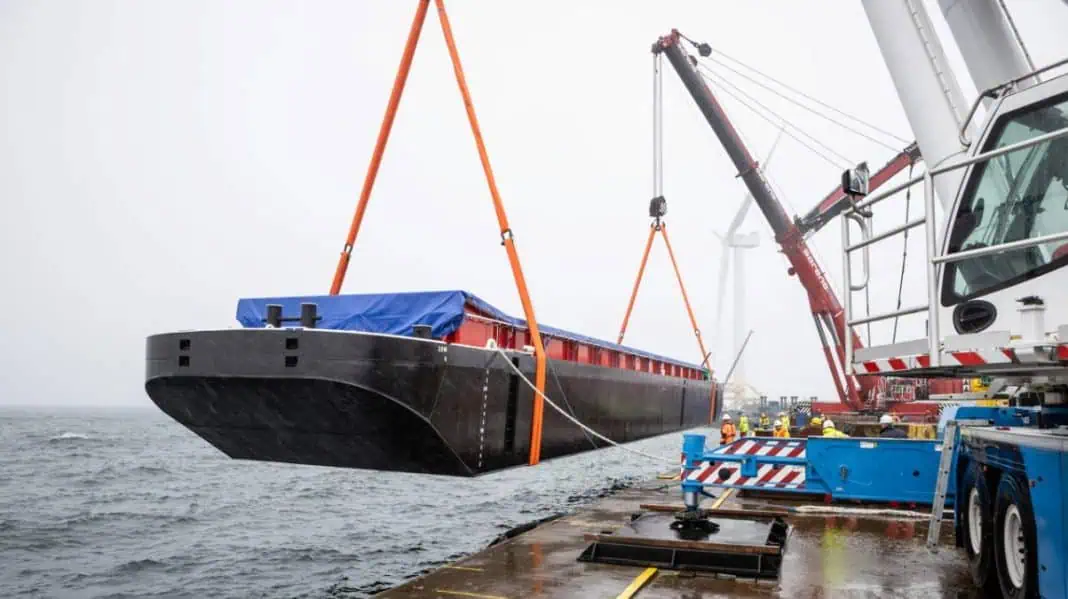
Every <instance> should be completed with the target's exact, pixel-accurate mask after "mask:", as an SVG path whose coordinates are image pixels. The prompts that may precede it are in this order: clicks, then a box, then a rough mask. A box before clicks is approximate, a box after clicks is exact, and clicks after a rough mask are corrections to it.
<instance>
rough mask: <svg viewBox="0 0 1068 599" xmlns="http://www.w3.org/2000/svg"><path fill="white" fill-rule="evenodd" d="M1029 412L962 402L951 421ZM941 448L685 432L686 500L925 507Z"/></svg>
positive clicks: (1021, 421)
mask: <svg viewBox="0 0 1068 599" xmlns="http://www.w3.org/2000/svg"><path fill="white" fill-rule="evenodd" d="M1030 414H1031V412H1030V411H1029V410H1026V409H1015V408H993V407H962V408H960V409H959V410H958V411H957V413H956V415H955V416H954V418H956V419H958V420H964V419H968V420H985V421H986V422H988V423H989V424H991V425H993V426H994V427H1005V426H1010V425H1014V426H1020V425H1027V424H1029V423H1030ZM942 446H943V440H942V439H936V440H919V439H882V438H869V437H854V438H830V437H809V438H797V439H777V438H769V437H743V438H741V439H738V440H736V441H733V442H731V443H729V444H727V445H723V446H717V447H714V448H712V449H706V447H705V436H704V435H699V434H685V435H683V446H682V453H683V464H682V492H683V502H684V504H685V505H686V507H687V508H688V509H690V510H696V509H698V508H699V504H700V500H701V497H702V495H703V494H705V493H706V492H705V487H707V486H710V487H719V488H733V489H740V490H748V491H770V492H777V493H789V494H795V495H808V496H816V497H819V498H821V499H825V500H830V501H857V502H873V503H891V504H904V505H930V504H931V502H932V499H933V497H934V491H935V484H936V482H937V479H938V466H939V460H940V459H941V456H942ZM955 466H956V456H954V462H953V467H954V468H955ZM955 479H956V477H955V476H953V477H950V479H949V486H948V489H947V493H946V498H947V501H946V503H947V505H952V503H953V498H954V496H955V490H956V489H955V487H956V484H955V483H956V480H955Z"/></svg>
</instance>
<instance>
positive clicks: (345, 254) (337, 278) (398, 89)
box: [330, 0, 430, 295]
mask: <svg viewBox="0 0 1068 599" xmlns="http://www.w3.org/2000/svg"><path fill="white" fill-rule="evenodd" d="M429 6H430V0H419V6H418V8H416V10H415V19H413V20H412V26H411V29H409V30H408V41H407V42H406V43H405V44H404V54H402V55H401V63H400V67H398V68H397V77H396V78H395V79H394V80H393V91H392V92H390V94H389V104H387V105H386V116H385V117H383V118H382V126H381V127H380V128H379V130H378V141H376V142H375V151H374V153H373V154H371V164H370V166H368V167H367V175H366V176H365V177H364V179H363V190H361V191H360V202H359V203H358V204H357V205H356V214H355V215H353V217H352V224H351V225H350V226H349V234H348V236H347V237H346V238H345V247H343V248H342V249H341V257H340V258H339V259H338V261H337V269H335V270H334V282H333V283H331V285H330V295H337V294H338V293H340V292H341V284H342V283H343V282H344V281H345V272H346V271H348V268H349V257H350V256H352V246H353V245H354V244H355V243H356V235H358V234H359V232H360V224H361V223H362V222H363V214H364V212H365V211H366V210H367V201H368V200H370V199H371V189H372V188H373V187H374V186H375V178H376V177H377V176H378V167H379V166H380V165H381V164H382V153H383V152H384V151H385V149H386V142H387V141H389V132H390V131H391V130H392V129H393V119H394V118H395V117H396V116H397V106H399V105H400V99H401V94H402V93H404V84H405V83H406V82H407V81H408V72H409V71H411V68H412V57H413V56H415V46H416V44H418V43H419V33H420V32H421V31H422V30H423V21H425V20H426V11H427V8H429Z"/></svg>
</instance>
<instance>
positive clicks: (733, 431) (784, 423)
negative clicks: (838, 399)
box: [719, 412, 908, 445]
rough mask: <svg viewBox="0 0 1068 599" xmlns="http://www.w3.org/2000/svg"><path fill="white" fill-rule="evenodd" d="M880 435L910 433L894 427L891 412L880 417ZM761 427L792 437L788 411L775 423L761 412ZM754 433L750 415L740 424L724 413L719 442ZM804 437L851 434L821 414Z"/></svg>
mask: <svg viewBox="0 0 1068 599" xmlns="http://www.w3.org/2000/svg"><path fill="white" fill-rule="evenodd" d="M879 427H880V430H879V436H880V437H882V438H890V439H904V438H907V437H908V435H907V434H905V431H903V430H901V429H899V428H895V427H894V418H893V416H891V415H890V414H883V415H882V416H880V417H879ZM759 428H761V429H765V430H766V429H768V428H771V429H772V434H771V436H772V437H778V438H789V437H790V420H789V418H788V417H787V415H786V412H779V416H778V418H776V419H775V423H774V424H772V423H771V420H770V419H769V418H768V415H767V414H766V413H761V414H760V420H759ZM752 434H753V431H752V429H750V424H749V416H747V415H746V414H744V413H743V414H741V415H740V416H739V417H738V426H737V427H736V426H735V425H734V421H733V420H732V419H731V415H730V414H724V415H723V422H722V424H721V426H720V428H719V442H720V444H721V445H725V444H727V443H730V442H732V441H734V440H735V439H737V438H738V437H739V436H742V437H748V436H750V435H752ZM802 436H803V437H831V438H845V437H848V436H849V435H847V434H845V433H843V432H842V431H840V430H838V429H837V428H835V426H834V421H833V420H831V419H830V418H821V417H820V416H813V417H812V419H811V420H810V421H809V423H808V426H806V427H805V428H804V430H802Z"/></svg>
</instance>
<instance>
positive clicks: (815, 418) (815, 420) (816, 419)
mask: <svg viewBox="0 0 1068 599" xmlns="http://www.w3.org/2000/svg"><path fill="white" fill-rule="evenodd" d="M822 423H823V419H821V418H820V417H819V416H813V417H812V424H816V425H818V424H822Z"/></svg>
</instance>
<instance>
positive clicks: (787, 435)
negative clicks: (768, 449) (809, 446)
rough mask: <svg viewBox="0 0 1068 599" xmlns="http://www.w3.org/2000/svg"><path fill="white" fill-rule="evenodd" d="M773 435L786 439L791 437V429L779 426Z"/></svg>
mask: <svg viewBox="0 0 1068 599" xmlns="http://www.w3.org/2000/svg"><path fill="white" fill-rule="evenodd" d="M771 436H772V437H779V438H781V439H783V438H784V439H788V438H790V431H788V430H786V427H783V428H777V429H775V432H773V433H772V434H771Z"/></svg>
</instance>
